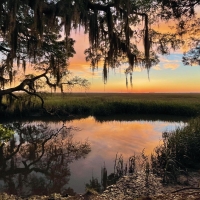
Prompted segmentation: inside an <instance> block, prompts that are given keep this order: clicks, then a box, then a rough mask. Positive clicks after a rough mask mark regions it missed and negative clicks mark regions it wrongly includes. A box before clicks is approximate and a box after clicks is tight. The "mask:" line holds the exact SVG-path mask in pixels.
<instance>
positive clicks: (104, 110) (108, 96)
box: [1, 93, 200, 119]
mask: <svg viewBox="0 0 200 200" xmlns="http://www.w3.org/2000/svg"><path fill="white" fill-rule="evenodd" d="M41 96H42V97H43V98H44V101H45V103H44V107H45V109H46V110H47V111H48V112H49V115H60V116H67V117H68V116H69V115H86V116H89V115H92V116H96V117H100V116H111V115H116V114H124V115H128V114H132V115H139V114H147V115H171V116H180V117H195V116H198V115H199V110H200V94H195V93H194V94H193V93H191V94H186V93H185V94H182V93H180V94H178V93H177V94H176V93H171V94H170V93H166V94H165V93H161V94H159V93H158V94H157V93H153V94H152V93H145V94H135V93H134V94H132V93H122V94H120V93H66V94H61V93H60V94H59V93H57V94H55V93H53V94H50V93H41ZM4 101H6V99H4ZM46 110H44V109H43V108H41V102H40V101H38V99H37V98H35V97H31V98H30V96H28V97H27V96H24V95H23V96H21V102H18V101H17V102H16V103H15V102H13V105H12V106H11V107H7V108H5V109H4V110H3V111H1V118H3V119H5V117H7V118H11V117H12V116H13V117H14V116H17V117H19V116H22V117H27V116H34V115H36V116H37V117H38V116H44V115H47V116H48V114H47V112H45V111H46Z"/></svg>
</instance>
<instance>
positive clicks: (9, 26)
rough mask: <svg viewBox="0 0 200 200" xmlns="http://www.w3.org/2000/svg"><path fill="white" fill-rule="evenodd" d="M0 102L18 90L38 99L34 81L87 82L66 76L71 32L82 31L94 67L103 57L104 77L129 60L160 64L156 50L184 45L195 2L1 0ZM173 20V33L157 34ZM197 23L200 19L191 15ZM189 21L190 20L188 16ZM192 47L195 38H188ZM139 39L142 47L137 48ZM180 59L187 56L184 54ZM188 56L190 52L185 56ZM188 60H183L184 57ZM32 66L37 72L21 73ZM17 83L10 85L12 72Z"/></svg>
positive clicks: (52, 84)
mask: <svg viewBox="0 0 200 200" xmlns="http://www.w3.org/2000/svg"><path fill="white" fill-rule="evenodd" d="M0 2H1V4H0V59H1V64H0V103H1V109H6V108H7V105H4V104H3V101H2V99H3V97H4V96H8V97H9V98H7V99H8V102H9V103H10V104H11V103H12V102H13V99H18V96H17V95H16V94H15V92H16V91H23V92H25V93H27V94H29V95H34V96H36V97H38V98H39V99H40V100H41V102H42V106H43V103H44V102H43V99H42V97H41V96H40V95H39V93H38V92H37V91H38V90H37V89H38V86H39V80H43V81H45V85H48V86H50V87H53V88H56V87H59V88H61V91H63V85H64V84H66V85H75V84H79V85H83V86H88V82H87V80H84V79H80V78H78V77H75V78H74V79H71V80H70V79H68V78H66V77H68V76H69V71H68V69H67V66H68V61H69V58H70V57H72V56H73V55H74V54H75V50H74V48H73V45H74V42H75V40H74V39H73V38H71V34H70V33H71V31H72V30H74V29H80V28H81V29H82V28H83V29H84V31H85V33H87V34H88V37H89V42H90V47H89V48H87V49H86V50H85V55H86V60H87V61H90V62H91V66H92V67H93V68H96V67H97V66H98V63H100V62H102V61H103V77H104V81H105V82H106V81H107V74H108V69H109V68H110V67H111V68H114V67H117V66H119V65H121V64H122V63H124V62H127V63H129V67H128V68H127V70H126V72H125V73H127V74H128V73H132V71H133V69H134V67H135V66H141V67H144V68H146V69H147V70H149V69H150V68H151V67H152V66H153V65H155V64H157V63H158V62H159V58H158V54H168V53H169V52H170V49H173V50H176V49H178V48H180V47H181V45H183V44H184V41H185V40H184V38H183V35H186V34H188V31H190V32H191V31H193V33H195V31H196V32H197V31H198V27H195V26H194V24H195V20H194V21H193V22H194V23H193V24H192V23H187V20H186V19H192V18H195V15H196V10H195V9H196V8H197V9H198V5H199V4H200V1H199V0H187V1H186V0H182V1H180V0H162V1H161V0H126V1H124V0H1V1H0ZM169 20H173V22H174V26H175V28H174V29H175V31H174V32H167V33H160V32H158V30H156V29H155V25H158V24H159V23H160V22H161V21H169ZM196 21H198V23H199V20H198V19H196ZM190 22H191V20H190ZM190 39H192V41H194V44H193V45H197V43H198V38H197V39H196V40H195V39H194V38H190ZM141 43H143V48H141ZM185 56H186V57H185V58H184V60H187V59H188V57H187V55H185ZM190 58H191V56H190ZM185 63H186V64H188V63H189V62H188V61H185ZM30 68H32V69H33V70H34V72H36V71H37V73H35V74H33V73H28V74H27V73H25V72H27V71H28V69H30ZM19 74H21V80H20V83H19V84H18V85H17V86H11V85H12V83H13V82H14V81H15V78H16V77H17V75H18V76H19Z"/></svg>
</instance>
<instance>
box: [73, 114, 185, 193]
mask: <svg viewBox="0 0 200 200" xmlns="http://www.w3.org/2000/svg"><path fill="white" fill-rule="evenodd" d="M69 124H70V125H72V126H78V127H79V128H80V129H81V131H80V132H77V133H75V134H74V137H75V138H76V139H77V140H79V141H81V140H84V139H85V138H88V141H89V143H90V144H91V149H92V151H91V153H90V154H89V155H88V156H87V159H86V160H82V159H80V160H79V161H78V162H76V163H72V164H70V166H71V169H72V175H71V178H70V181H69V184H70V186H71V187H73V188H76V191H77V192H84V189H85V188H84V184H83V183H88V182H89V180H90V179H91V177H92V175H93V176H95V177H97V178H98V179H99V180H101V167H103V166H104V163H105V165H106V168H107V170H108V174H109V173H112V172H113V171H114V159H115V156H116V153H118V154H119V155H120V154H122V155H123V158H124V160H125V161H128V158H129V157H130V156H132V155H134V153H141V151H142V150H143V149H144V148H145V153H146V154H147V155H150V154H151V152H152V151H153V149H154V148H155V147H156V146H157V145H158V144H159V143H160V142H161V139H162V132H163V131H167V130H168V131H170V130H174V129H175V127H178V126H183V125H184V123H183V122H180V121H179V122H166V121H145V120H140V121H109V120H107V121H104V122H103V123H102V121H101V122H99V121H97V120H95V118H93V117H88V118H86V119H82V120H73V121H72V122H70V123H69ZM78 166H82V167H81V170H80V169H79V167H78ZM77 179H78V180H79V181H77Z"/></svg>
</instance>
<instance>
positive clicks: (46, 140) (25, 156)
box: [0, 123, 91, 196]
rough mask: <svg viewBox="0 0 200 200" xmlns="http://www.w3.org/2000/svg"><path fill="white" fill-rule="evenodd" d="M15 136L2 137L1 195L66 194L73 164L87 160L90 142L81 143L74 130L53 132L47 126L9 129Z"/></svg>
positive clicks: (66, 128)
mask: <svg viewBox="0 0 200 200" xmlns="http://www.w3.org/2000/svg"><path fill="white" fill-rule="evenodd" d="M6 127H7V128H9V129H12V130H14V132H15V134H13V136H11V138H10V139H9V140H8V139H7V138H3V137H2V136H1V137H0V140H1V141H0V191H1V192H7V193H9V194H16V195H22V196H29V195H33V194H34V195H48V194H51V193H55V192H56V193H62V192H64V190H65V189H66V187H65V186H66V184H67V183H68V181H69V176H70V169H69V163H71V162H73V161H74V160H77V159H79V158H82V157H85V156H86V155H87V154H88V153H89V152H90V151H91V149H90V144H89V143H88V141H85V142H77V141H74V140H73V135H72V134H71V133H70V131H71V130H72V129H75V128H72V127H66V126H64V125H63V126H62V127H61V128H60V129H59V130H53V129H51V128H49V127H48V125H47V124H45V123H41V124H39V125H33V124H32V125H30V124H20V123H14V124H11V125H6Z"/></svg>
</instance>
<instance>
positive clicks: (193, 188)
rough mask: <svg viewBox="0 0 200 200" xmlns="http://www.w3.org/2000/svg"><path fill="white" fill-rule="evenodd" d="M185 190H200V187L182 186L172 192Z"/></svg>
mask: <svg viewBox="0 0 200 200" xmlns="http://www.w3.org/2000/svg"><path fill="white" fill-rule="evenodd" d="M183 190H200V188H198V187H189V188H181V189H179V190H175V191H173V192H171V193H176V192H180V191H183Z"/></svg>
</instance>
